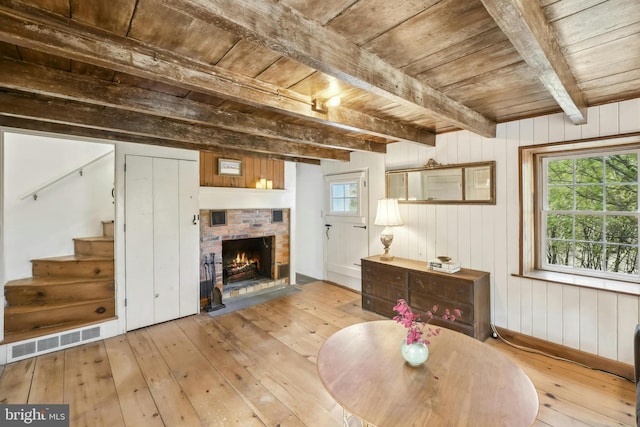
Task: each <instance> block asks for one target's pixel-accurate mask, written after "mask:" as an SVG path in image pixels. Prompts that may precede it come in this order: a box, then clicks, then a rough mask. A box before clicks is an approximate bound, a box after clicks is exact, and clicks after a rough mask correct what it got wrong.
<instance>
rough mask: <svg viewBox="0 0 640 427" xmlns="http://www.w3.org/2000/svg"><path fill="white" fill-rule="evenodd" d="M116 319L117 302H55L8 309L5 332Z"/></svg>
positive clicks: (100, 300) (109, 300)
mask: <svg viewBox="0 0 640 427" xmlns="http://www.w3.org/2000/svg"><path fill="white" fill-rule="evenodd" d="M114 316H115V299H114V298H113V297H111V298H107V299H97V300H91V301H72V302H54V303H46V304H32V305H18V306H13V307H12V306H9V307H5V310H4V329H5V332H20V331H30V330H34V329H42V328H45V327H51V326H55V325H61V324H66V323H70V322H95V321H99V320H104V319H108V318H111V317H114Z"/></svg>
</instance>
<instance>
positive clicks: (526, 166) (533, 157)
mask: <svg viewBox="0 0 640 427" xmlns="http://www.w3.org/2000/svg"><path fill="white" fill-rule="evenodd" d="M605 147H612V148H613V147H616V148H617V147H640V134H638V133H633V134H629V135H620V136H615V137H606V138H604V137H600V138H592V139H584V140H576V141H565V142H559V143H552V144H541V145H531V146H522V147H519V149H518V155H519V164H520V174H519V176H520V219H521V222H520V265H519V269H518V270H519V271H518V272H517V273H514V275H515V276H519V277H527V278H531V279H534V280H542V281H548V282H556V283H562V284H567V285H574V286H579V287H587V288H595V289H603V290H608V291H615V292H620V293H625V294H632V295H640V283H638V280H616V279H609V278H598V277H593V276H585V275H580V274H575V273H573V274H572V273H561V272H553V271H545V270H542V269H541V268H540V267H539V266H538V265H536V258H537V257H536V255H537V254H538V251H539V248H538V247H536V244H537V242H538V240H537V239H536V235H535V233H536V229H537V227H536V224H535V221H536V219H537V218H538V216H536V215H535V212H536V209H537V204H538V203H539V200H538V199H537V197H536V194H538V191H539V187H538V186H539V183H538V182H537V176H536V171H537V170H541V169H539V168H538V167H536V166H537V165H536V163H535V162H538V161H540V155H542V154H552V153H559V152H561V151H566V150H567V149H575V150H583V149H584V150H587V149H596V148H605ZM538 166H539V165H538ZM525 195H531V196H527V197H525Z"/></svg>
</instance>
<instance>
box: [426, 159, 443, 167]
mask: <svg viewBox="0 0 640 427" xmlns="http://www.w3.org/2000/svg"><path fill="white" fill-rule="evenodd" d="M436 166H441V165H440V163H438V162H436V161H435V160H433V159H429V160H428V161H427V164H426V165H424V167H425V168H435V167H436Z"/></svg>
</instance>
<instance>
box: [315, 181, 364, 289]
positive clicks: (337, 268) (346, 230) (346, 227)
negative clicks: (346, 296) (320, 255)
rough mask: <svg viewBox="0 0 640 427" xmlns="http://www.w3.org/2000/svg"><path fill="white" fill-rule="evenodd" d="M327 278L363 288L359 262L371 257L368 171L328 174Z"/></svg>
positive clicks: (326, 218) (326, 190) (326, 195)
mask: <svg viewBox="0 0 640 427" xmlns="http://www.w3.org/2000/svg"><path fill="white" fill-rule="evenodd" d="M324 180H325V191H324V192H325V197H324V199H325V209H324V212H325V217H324V221H325V239H326V242H325V243H326V244H325V261H326V262H325V269H326V273H325V278H326V279H327V280H331V281H333V282H336V283H339V284H341V285H343V286H347V287H350V288H352V289H356V290H360V288H361V281H360V278H361V274H360V273H361V271H360V260H361V259H362V258H364V257H367V256H368V255H369V230H368V226H369V194H368V193H369V190H368V187H367V172H366V171H358V172H349V173H341V174H336V175H326V176H325V177H324Z"/></svg>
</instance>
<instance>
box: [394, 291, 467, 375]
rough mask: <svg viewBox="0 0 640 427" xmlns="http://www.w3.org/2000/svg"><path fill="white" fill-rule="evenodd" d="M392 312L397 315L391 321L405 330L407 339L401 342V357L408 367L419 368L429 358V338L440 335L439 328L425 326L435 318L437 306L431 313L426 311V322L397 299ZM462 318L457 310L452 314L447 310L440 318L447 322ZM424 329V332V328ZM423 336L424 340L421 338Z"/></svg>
mask: <svg viewBox="0 0 640 427" xmlns="http://www.w3.org/2000/svg"><path fill="white" fill-rule="evenodd" d="M393 311H395V312H397V313H398V315H397V316H394V317H393V320H395V321H396V322H398V323H400V324H401V325H403V326H404V327H405V328H407V338H405V339H404V340H403V341H402V344H401V345H400V353H401V354H402V357H403V358H404V360H406V362H407V363H408V364H409V365H410V366H414V367H416V366H420V365H422V364H423V363H424V362H426V361H427V359H428V358H429V344H430V343H431V342H430V341H429V338H431V337H436V336H438V335H439V334H440V328H432V327H431V326H427V324H428V323H429V322H430V321H431V320H432V319H433V317H434V316H435V314H434V313H436V312H437V311H438V306H437V305H434V306H433V308H432V309H431V311H427V312H426V313H425V316H426V317H427V320H426V321H423V320H422V319H421V317H420V315H419V314H416V313H414V312H413V311H411V307H409V306H408V305H407V302H406V301H405V300H404V299H399V300H398V303H397V304H396V306H395V307H393ZM460 316H462V312H461V311H460V310H458V309H457V308H456V309H455V310H453V313H451V311H450V310H449V309H446V310H445V313H444V314H443V315H442V316H440V317H441V318H442V319H445V320H449V321H451V322H453V321H455V320H456V317H460ZM425 327H426V330H424V328H425ZM423 336H424V337H425V338H423Z"/></svg>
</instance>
